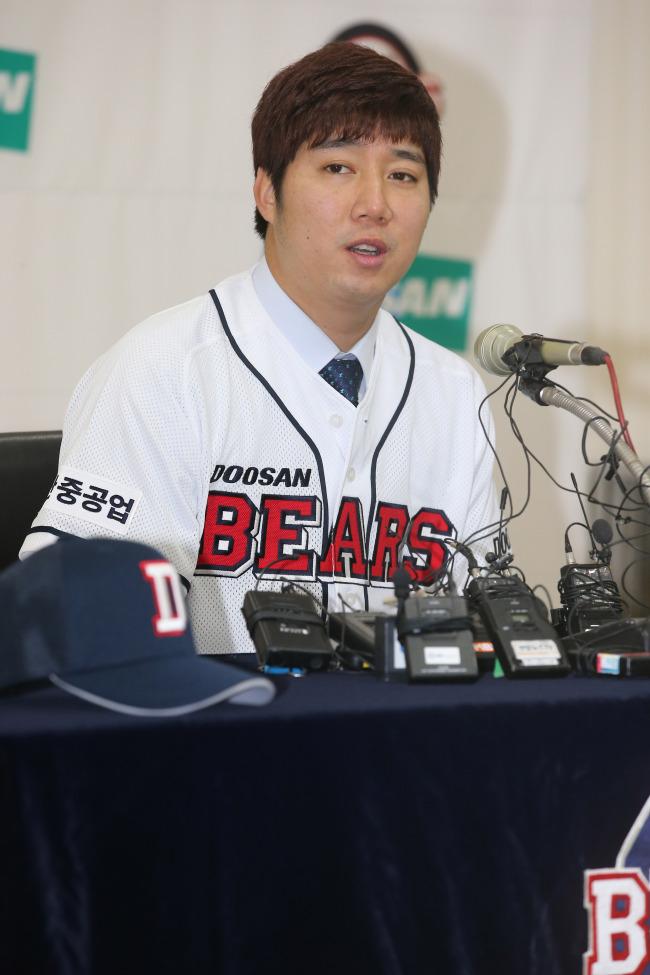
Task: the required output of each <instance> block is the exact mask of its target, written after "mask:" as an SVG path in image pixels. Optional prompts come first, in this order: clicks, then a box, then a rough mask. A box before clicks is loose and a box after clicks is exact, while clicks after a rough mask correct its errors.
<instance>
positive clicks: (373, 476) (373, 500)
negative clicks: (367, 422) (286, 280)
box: [364, 315, 415, 610]
mask: <svg viewBox="0 0 650 975" xmlns="http://www.w3.org/2000/svg"><path fill="white" fill-rule="evenodd" d="M393 318H395V316H394V315H393ZM395 321H396V322H397V325H398V326H399V328H400V329H401V330H402V334H403V335H404V338H405V339H406V343H407V345H408V348H409V354H410V357H411V364H410V366H409V374H408V376H407V377H406V384H405V386H404V392H403V393H402V398H401V399H400V401H399V403H398V404H397V409H396V410H395V412H394V413H393V415H392V417H391V419H390V421H389V423H388V425H387V427H386V429H385V430H384V432H383V434H382V436H381V438H380V440H379V443H378V444H377V446H376V447H375V452H374V454H373V455H372V463H371V465H370V511H369V512H368V521H367V523H366V538H368V539H369V538H370V532H371V529H372V520H373V518H374V516H375V506H376V504H377V461H378V459H379V451H380V450H381V449H382V447H383V446H384V444H385V443H386V440H387V438H388V435H389V434H390V432H391V430H392V429H393V427H394V426H395V424H396V423H397V418H398V417H399V415H400V413H401V412H402V410H403V409H404V404H405V403H406V401H407V399H408V398H409V394H410V392H411V386H412V385H413V374H414V373H415V347H414V345H413V342H412V341H411V339H410V337H409V335H408V332H407V331H406V329H405V328H404V326H403V325H402V323H401V322H400V321H398V319H397V318H395ZM368 565H370V563H368ZM370 586H371V582H370V579H368V585H367V586H364V600H365V607H366V610H367V609H368V604H369V600H368V590H369V588H370Z"/></svg>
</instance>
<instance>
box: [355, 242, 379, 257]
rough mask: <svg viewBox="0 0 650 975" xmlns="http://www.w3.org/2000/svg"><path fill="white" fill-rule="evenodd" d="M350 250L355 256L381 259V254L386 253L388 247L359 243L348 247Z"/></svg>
mask: <svg viewBox="0 0 650 975" xmlns="http://www.w3.org/2000/svg"><path fill="white" fill-rule="evenodd" d="M348 250H349V251H352V253H353V254H361V255H362V256H363V257H379V255H380V254H384V253H385V252H386V247H385V246H384V245H379V244H366V243H359V244H353V245H352V246H351V247H348Z"/></svg>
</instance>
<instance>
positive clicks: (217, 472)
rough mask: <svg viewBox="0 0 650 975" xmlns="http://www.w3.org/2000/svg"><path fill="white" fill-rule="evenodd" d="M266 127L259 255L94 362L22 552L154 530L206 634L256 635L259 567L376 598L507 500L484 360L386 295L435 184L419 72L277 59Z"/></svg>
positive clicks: (432, 134)
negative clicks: (251, 613) (402, 315)
mask: <svg viewBox="0 0 650 975" xmlns="http://www.w3.org/2000/svg"><path fill="white" fill-rule="evenodd" d="M252 134H253V162H254V167H255V174H256V175H255V186H254V194H255V202H256V215H255V222H256V228H257V230H258V232H259V233H260V235H261V236H262V237H263V238H264V242H265V249H264V254H265V259H264V260H262V261H261V262H260V263H259V264H258V265H257V266H256V267H255V268H254V269H253V270H252V272H246V273H244V274H240V275H237V276H235V277H233V278H229V279H227V280H226V281H224V282H222V283H221V284H220V285H219V286H218V287H217V288H216V289H215V290H214V291H212V292H210V294H209V295H207V296H203V297H200V298H197V299H195V300H194V301H190V302H188V303H186V304H183V305H180V306H178V307H176V308H172V309H170V310H168V311H165V312H162V313H161V314H159V315H156V316H154V317H153V318H150V319H148V320H147V321H145V322H144V323H142V324H141V325H139V326H138V327H137V328H135V329H134V330H132V331H131V332H130V333H128V334H127V335H126V336H125V337H124V338H123V339H122V340H121V341H120V342H118V343H117V345H116V346H114V347H113V348H112V349H111V350H110V351H109V352H107V353H106V354H105V355H104V356H103V357H102V358H100V359H99V360H98V361H97V362H96V363H95V365H94V366H92V368H91V369H90V370H89V372H88V373H87V374H86V376H85V377H84V378H83V379H82V381H81V383H80V384H79V386H78V387H77V389H76V391H75V393H74V394H73V397H72V400H71V402H70V406H69V408H68V412H67V415H66V420H65V424H64V435H63V444H62V450H61V468H60V471H59V474H58V477H57V482H56V485H55V487H54V488H53V490H52V492H51V494H50V495H49V497H48V500H47V501H46V503H45V505H44V507H43V509H42V510H41V512H40V514H39V515H38V517H37V518H36V520H35V522H34V526H33V528H32V530H31V532H30V534H29V536H28V538H27V540H26V542H25V545H24V546H23V551H22V553H21V554H22V555H26V554H28V553H29V551H31V550H33V549H34V548H37V547H39V546H40V545H43V544H46V543H47V542H48V541H52V540H54V539H55V538H56V537H57V536H60V535H62V534H73V535H84V536H91V535H92V536H95V535H108V536H111V537H113V536H115V534H118V535H122V536H124V537H127V538H132V539H137V540H138V541H141V542H145V543H147V544H150V545H153V546H155V547H156V548H157V549H158V550H160V551H161V552H163V553H164V554H165V556H166V557H167V558H169V560H170V561H171V562H172V563H173V564H175V566H176V568H177V569H178V571H179V573H180V575H181V577H182V578H183V580H184V582H185V585H186V587H187V590H188V597H187V598H188V606H189V611H190V618H191V620H192V626H193V630H194V634H195V642H196V644H197V648H198V649H199V651H200V652H204V653H205V652H208V653H217V652H239V651H252V650H253V645H252V642H251V641H250V638H249V636H248V633H247V630H246V624H245V620H244V618H243V616H242V612H241V607H242V603H243V600H244V595H245V594H246V592H247V591H249V590H250V589H252V588H254V587H256V586H260V587H263V588H268V587H272V588H275V589H279V588H280V586H281V584H282V580H292V581H293V582H295V583H297V584H299V585H301V586H302V587H304V588H305V589H307V590H308V591H310V592H312V593H313V594H314V595H315V596H316V598H317V599H318V600H319V601H320V602H321V603H322V604H323V605H324V606H326V607H329V608H340V607H341V605H342V604H344V605H347V606H348V607H349V608H352V609H362V608H366V607H369V608H379V609H381V608H384V600H385V599H386V597H387V596H390V595H391V592H392V584H391V575H392V573H393V571H394V569H395V567H396V565H397V563H398V561H400V562H402V563H403V564H404V566H405V567H406V568H407V569H408V571H409V572H410V574H411V576H412V577H413V579H414V580H415V581H417V582H420V583H422V584H426V583H427V581H429V582H430V581H431V579H432V576H433V573H434V572H435V571H437V570H438V569H439V568H441V567H442V566H444V565H445V563H446V562H447V561H448V560H449V558H450V554H451V552H450V549H449V546H448V545H447V544H446V543H445V541H444V540H445V538H447V537H454V536H456V537H458V539H459V540H461V541H463V540H466V539H467V538H468V537H469V536H473V535H474V534H475V533H480V532H481V531H482V530H483V529H485V528H486V526H488V525H489V524H490V523H491V522H493V521H494V520H495V503H494V490H493V486H492V460H491V451H490V449H489V447H488V445H487V443H486V440H485V437H484V436H483V433H482V430H481V429H480V426H479V422H478V419H477V409H478V405H479V403H480V401H481V399H482V397H483V396H484V389H483V386H482V384H481V382H480V380H479V379H478V376H477V375H476V373H475V372H474V370H473V369H471V368H470V367H469V366H468V365H467V364H466V363H465V362H464V361H463V360H462V359H460V358H459V357H458V356H455V355H454V354H453V353H451V352H448V351H447V350H445V349H442V348H440V347H438V346H437V345H435V344H434V343H432V342H429V341H427V340H425V339H423V338H422V337H420V336H418V335H415V334H413V333H410V332H409V331H408V330H407V329H405V328H404V327H403V326H401V325H400V324H399V323H398V322H396V321H395V320H394V319H393V318H392V316H390V315H389V314H387V313H386V312H384V311H382V310H381V304H382V301H383V299H384V297H385V295H386V293H387V291H388V290H389V289H390V288H391V287H392V286H393V285H394V284H396V283H397V281H399V280H400V279H401V277H402V276H403V275H404V273H405V272H406V271H407V269H408V268H409V266H410V264H411V262H412V261H413V258H414V257H415V255H416V253H417V249H418V246H419V243H420V239H421V237H422V233H423V231H424V228H425V226H426V223H427V219H428V216H429V212H430V210H431V207H432V205H433V202H434V200H435V197H436V192H437V181H438V172H439V166H440V129H439V124H438V118H437V114H436V110H435V107H434V105H433V102H432V101H431V98H430V97H429V95H428V93H427V91H426V89H425V88H424V87H423V85H422V84H421V82H420V81H419V80H418V79H417V78H416V77H415V76H414V75H413V74H412V73H411V72H410V71H408V70H406V69H404V68H403V67H401V66H400V65H397V64H395V63H394V62H393V61H390V60H389V59H387V58H384V57H382V56H381V55H379V54H377V53H376V52H374V51H371V50H368V49H366V48H362V47H360V46H358V45H355V44H350V43H333V44H329V45H327V46H325V47H324V48H322V49H321V50H319V51H316V52H314V53H312V54H310V55H308V56H306V57H305V58H303V59H302V60H300V61H298V62H297V63H296V64H293V65H291V66H290V67H288V68H286V69H285V70H284V71H282V72H280V73H279V74H278V75H277V76H276V77H275V78H274V79H272V81H271V82H270V83H269V85H268V86H267V88H266V90H265V92H264V94H263V95H262V98H261V100H260V102H259V104H258V106H257V109H256V112H255V115H254V118H253V125H252ZM339 390H341V391H339ZM357 404H358V405H357ZM458 572H459V578H460V576H461V575H462V573H461V567H459V569H458Z"/></svg>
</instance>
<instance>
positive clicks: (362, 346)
mask: <svg viewBox="0 0 650 975" xmlns="http://www.w3.org/2000/svg"><path fill="white" fill-rule="evenodd" d="M253 286H254V288H255V292H256V294H257V297H258V298H259V300H260V301H261V303H262V305H263V307H264V310H265V311H266V313H267V315H268V316H269V318H271V319H272V320H273V322H274V324H275V325H276V326H277V328H279V329H280V331H281V332H282V334H283V335H284V337H285V338H286V339H287V341H288V342H290V343H291V345H292V346H293V348H294V349H295V350H296V352H297V353H298V354H299V355H300V356H301V357H302V358H303V359H304V360H305V362H306V363H307V364H308V365H310V366H311V367H312V368H313V369H314V370H315V371H316V372H320V370H321V369H322V368H323V366H326V365H327V363H328V362H329V361H330V360H331V359H334V358H337V357H338V358H346V357H348V356H350V355H355V356H356V357H357V359H358V360H359V362H360V363H361V368H362V369H363V380H362V382H361V388H360V390H359V397H360V398H361V396H363V394H364V393H365V391H366V386H367V384H368V380H369V379H370V372H371V370H372V360H373V357H374V354H375V341H376V338H377V328H378V324H377V322H378V317H379V316H377V318H375V320H374V322H373V323H372V325H371V326H370V328H369V329H368V331H367V332H366V334H365V335H364V336H363V337H362V338H360V339H359V341H358V342H357V343H356V345H354V346H353V347H352V348H351V349H350V351H349V352H346V353H343V352H341V351H340V349H339V348H338V347H337V345H336V344H335V343H334V342H333V341H332V340H331V339H330V338H329V337H328V336H327V335H326V334H325V332H324V331H323V330H322V329H321V328H319V327H318V325H316V323H315V322H313V321H312V320H311V318H309V317H308V316H307V315H305V313H304V311H302V310H301V309H300V308H299V307H298V305H297V304H296V303H295V302H294V301H292V300H291V298H290V297H289V295H288V294H287V293H286V292H285V291H283V290H282V288H281V287H280V285H279V284H278V283H277V281H276V280H275V278H274V277H273V275H272V274H271V271H270V270H269V266H268V264H267V263H266V260H265V259H264V258H262V260H261V261H260V263H259V264H257V265H256V266H255V267H254V268H253Z"/></svg>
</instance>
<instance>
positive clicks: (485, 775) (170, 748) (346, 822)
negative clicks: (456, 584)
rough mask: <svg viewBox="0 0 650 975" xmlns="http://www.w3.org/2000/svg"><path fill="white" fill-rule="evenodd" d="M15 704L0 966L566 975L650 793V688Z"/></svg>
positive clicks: (316, 680) (390, 690)
mask: <svg viewBox="0 0 650 975" xmlns="http://www.w3.org/2000/svg"><path fill="white" fill-rule="evenodd" d="M276 681H277V684H278V690H279V693H278V696H277V698H276V700H275V701H274V702H273V703H272V704H271V705H269V706H267V707H264V708H250V707H242V706H237V705H234V704H224V705H219V706H217V707H213V708H211V709H209V710H206V711H202V712H199V713H197V714H194V715H192V716H189V717H185V718H181V719H135V718H129V717H126V716H123V715H118V714H113V713H111V712H108V711H104V710H101V709H99V708H95V707H93V706H91V705H89V704H86V703H84V702H82V701H77V700H75V699H72V698H70V697H68V696H66V695H65V694H64V693H62V692H61V691H59V690H57V689H55V688H53V687H52V688H43V689H39V690H36V691H33V692H31V693H29V694H24V695H21V696H15V697H10V698H3V699H0V972H2V973H3V975H5V973H6V975H23V973H24V975H50V973H52V975H72V973H74V975H81V973H83V975H86V973H87V975H118V973H119V975H130V973H134V975H135V973H137V975H148V973H151V975H154V973H155V975H165V973H169V975H206V973H219V975H221V973H223V975H242V973H244V975H276V973H277V975H291V973H301V975H302V973H305V975H334V973H340V975H348V973H349V975H366V973H367V975H383V973H385V975H420V973H422V975H424V973H426V975H438V973H439V975H490V973H495V975H496V973H498V975H504V973H508V975H517V973H522V975H555V973H557V975H567V973H570V972H578V971H580V970H581V956H582V953H583V952H584V951H585V950H586V947H587V918H586V912H585V909H584V907H583V903H582V901H583V872H584V870H585V869H587V868H597V867H608V866H612V865H613V864H614V861H615V857H616V853H617V852H618V850H619V848H620V846H621V843H622V842H623V840H624V838H625V835H626V833H627V831H628V830H629V828H630V826H631V825H632V823H633V821H634V818H635V817H636V815H637V813H638V811H639V810H640V808H641V806H642V805H643V803H644V802H645V800H646V798H647V796H648V795H649V794H650V756H649V743H650V681H648V680H645V679H641V680H637V681H628V682H625V681H619V680H616V679H605V678H603V679H598V678H586V677H578V676H570V677H568V678H566V679H564V680H529V681H506V680H505V679H495V678H494V677H493V676H492V675H489V674H488V675H484V676H483V677H482V678H481V679H480V680H479V681H478V682H477V683H475V684H471V685H462V684H456V685H448V686H442V685H429V686H409V685H406V684H400V683H386V682H382V681H380V680H378V679H376V678H374V677H373V676H372V675H370V674H322V675H316V674H314V675H309V676H307V677H304V678H292V677H288V676H283V677H278V678H276Z"/></svg>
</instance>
